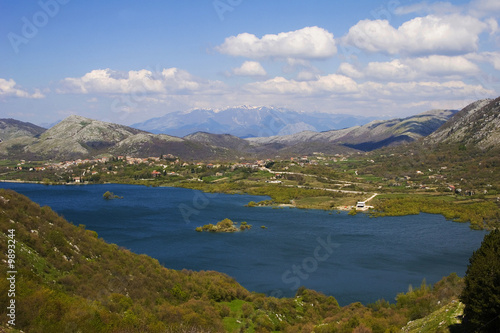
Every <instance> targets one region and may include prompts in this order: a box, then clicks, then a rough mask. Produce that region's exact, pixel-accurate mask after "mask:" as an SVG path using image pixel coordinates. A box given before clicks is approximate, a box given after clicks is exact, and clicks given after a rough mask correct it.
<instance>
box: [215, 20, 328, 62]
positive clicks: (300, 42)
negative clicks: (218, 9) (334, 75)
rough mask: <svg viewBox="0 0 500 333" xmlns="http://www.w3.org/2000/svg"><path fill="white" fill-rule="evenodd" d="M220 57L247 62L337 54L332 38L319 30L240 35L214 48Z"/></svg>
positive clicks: (304, 29)
mask: <svg viewBox="0 0 500 333" xmlns="http://www.w3.org/2000/svg"><path fill="white" fill-rule="evenodd" d="M216 50H217V51H218V52H220V53H224V54H228V55H231V56H240V57H247V58H266V57H276V58H299V59H324V58H329V57H332V56H334V55H335V54H336V53H337V47H336V45H335V39H334V37H333V34H332V33H330V32H328V31H327V30H325V29H323V28H319V27H305V28H303V29H300V30H295V31H289V32H281V33H279V34H277V35H273V34H269V35H264V36H263V37H262V38H260V39H259V38H258V37H257V36H255V35H253V34H250V33H242V34H239V35H237V36H231V37H228V38H226V39H225V41H224V43H223V44H222V45H219V46H218V47H216Z"/></svg>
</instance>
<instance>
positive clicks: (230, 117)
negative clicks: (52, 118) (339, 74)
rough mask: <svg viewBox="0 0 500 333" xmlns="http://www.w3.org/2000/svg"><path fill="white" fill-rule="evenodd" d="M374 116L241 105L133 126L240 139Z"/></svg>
mask: <svg viewBox="0 0 500 333" xmlns="http://www.w3.org/2000/svg"><path fill="white" fill-rule="evenodd" d="M374 119H375V117H362V116H350V115H341V114H328V113H306V112H297V111H294V110H289V109H286V108H280V107H274V106H252V105H240V106H231V107H227V108H221V109H200V108H197V109H192V110H189V111H183V112H181V111H178V112H172V113H168V114H166V115H164V116H162V117H157V118H152V119H149V120H146V121H145V122H142V123H137V124H134V125H132V126H133V127H135V128H139V129H142V130H145V131H148V132H152V133H164V134H170V135H175V136H180V137H183V136H186V135H188V134H190V133H195V132H199V131H202V132H209V133H214V134H224V133H228V134H232V135H234V136H237V137H240V138H247V137H261V136H273V135H284V134H294V133H297V132H301V131H304V130H313V131H326V130H332V129H339V128H346V127H352V126H355V125H363V124H366V123H367V122H369V121H371V120H374Z"/></svg>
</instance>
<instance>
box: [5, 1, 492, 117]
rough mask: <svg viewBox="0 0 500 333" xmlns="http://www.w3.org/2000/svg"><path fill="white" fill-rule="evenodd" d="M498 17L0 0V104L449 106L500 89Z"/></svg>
mask: <svg viewBox="0 0 500 333" xmlns="http://www.w3.org/2000/svg"><path fill="white" fill-rule="evenodd" d="M499 16H500V2H499V1H498V0H470V1H451V2H437V1H426V2H419V1H412V0H386V1H377V0H376V1H373V0H372V1H326V0H316V1H314V0H312V1H298V0H286V1H285V0H274V1H263V0H206V1H204V0H203V1H202V0H199V1H194V0H185V1H157V0H150V1H141V2H139V1H127V0H122V1H114V0H109V1H97V0H88V1H78V0H40V1H12V0H0V17H1V20H0V117H2V118H15V119H19V120H23V121H29V122H33V123H36V124H44V123H45V124H46V123H51V122H54V121H56V120H59V119H63V118H65V117H66V116H68V115H71V114H79V115H82V116H86V117H90V118H94V119H100V120H105V121H112V122H117V123H122V124H132V123H135V122H139V121H143V120H146V119H149V118H152V117H157V116H161V115H163V114H166V113H168V112H173V111H179V110H181V111H184V110H190V109H193V108H224V107H227V106H237V105H243V104H246V105H254V106H260V105H265V106H276V107H287V108H290V109H293V110H297V111H303V112H313V111H314V112H317V111H320V112H329V113H350V114H356V115H367V116H373V115H379V116H384V117H402V116H408V115H411V114H416V113H419V112H422V111H426V110H429V109H433V108H461V107H463V106H465V105H466V104H468V103H469V102H471V101H474V100H477V99H481V98H493V97H497V96H498V95H500V83H499V79H500V52H499V51H500V29H499V27H498V18H499Z"/></svg>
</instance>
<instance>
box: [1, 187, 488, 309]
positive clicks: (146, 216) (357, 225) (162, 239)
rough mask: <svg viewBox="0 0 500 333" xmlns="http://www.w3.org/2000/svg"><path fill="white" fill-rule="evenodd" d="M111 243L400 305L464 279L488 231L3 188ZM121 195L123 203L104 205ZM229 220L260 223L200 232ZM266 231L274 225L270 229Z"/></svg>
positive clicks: (235, 202)
mask: <svg viewBox="0 0 500 333" xmlns="http://www.w3.org/2000/svg"><path fill="white" fill-rule="evenodd" d="M0 187H3V188H10V189H13V190H15V191H17V192H19V193H21V194H24V195H26V196H28V197H29V198H30V199H31V200H33V201H35V202H37V203H38V204H40V205H47V206H50V207H51V208H52V209H53V210H54V211H56V212H58V213H59V214H61V215H63V216H64V217H65V218H66V219H67V220H69V221H70V222H72V223H74V224H75V225H79V224H84V225H86V227H87V229H90V230H94V231H96V232H97V233H98V235H99V237H102V238H103V239H104V240H106V241H107V242H109V243H115V244H117V245H119V246H122V247H124V248H127V249H130V250H131V251H133V252H135V253H138V254H147V255H149V256H151V257H153V258H156V259H158V260H159V262H160V263H161V264H162V265H164V266H165V267H168V268H172V269H191V270H197V271H198V270H215V271H218V272H222V273H226V274H228V275H229V276H231V277H234V278H235V279H236V280H237V281H238V282H239V283H240V284H242V285H243V286H244V287H245V288H247V289H248V290H250V291H255V292H260V293H266V294H267V295H272V296H277V297H281V296H287V297H291V296H293V295H294V294H295V292H296V289H297V287H298V286H302V285H303V286H305V287H307V288H310V289H314V290H317V291H320V292H323V293H325V294H327V295H332V296H334V297H335V298H336V299H337V300H338V301H339V303H340V304H341V305H346V304H349V303H352V302H357V301H359V302H362V303H364V304H367V303H371V302H374V301H376V300H377V299H381V298H384V299H386V300H389V301H391V302H393V301H394V298H395V296H396V295H397V293H399V292H404V291H406V290H407V289H408V287H409V285H410V284H411V285H413V286H419V285H420V283H421V282H422V280H423V279H424V278H425V279H426V281H427V283H435V282H437V281H439V280H440V279H441V278H442V277H443V276H446V275H449V274H450V273H452V272H456V273H457V274H458V275H460V276H463V275H464V274H465V270H466V268H467V264H468V259H469V257H470V256H471V255H472V252H473V251H474V250H476V249H477V248H479V246H480V244H481V241H482V239H483V237H484V235H485V234H486V232H485V231H478V230H471V229H470V228H469V224H466V223H456V222H452V221H448V220H446V219H445V218H444V217H442V216H440V215H431V214H420V215H411V216H402V217H383V218H370V217H368V216H367V215H366V214H358V215H356V216H349V215H347V214H346V213H340V214H338V213H337V212H333V213H332V212H327V211H321V210H302V209H294V208H281V209H275V208H272V207H253V208H250V207H245V206H244V205H245V204H247V203H248V202H249V201H260V200H265V199H268V198H267V197H257V196H250V195H229V194H208V193H203V192H200V191H196V190H189V189H182V188H170V187H146V186H136V185H119V184H103V185H81V186H63V185H60V186H46V185H39V184H19V183H0ZM106 191H111V192H113V193H114V194H116V195H118V196H123V199H116V200H104V199H103V197H102V195H103V193H104V192H106ZM224 218H229V219H231V220H233V221H236V222H243V221H245V222H247V223H248V224H251V225H253V228H252V229H251V230H248V231H244V232H238V233H232V234H219V233H217V234H214V233H199V232H196V231H195V228H196V227H198V226H202V225H204V224H208V223H213V224H215V223H217V222H218V221H220V220H222V219H224ZM261 226H265V227H266V229H262V228H261Z"/></svg>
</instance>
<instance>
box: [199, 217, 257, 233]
mask: <svg viewBox="0 0 500 333" xmlns="http://www.w3.org/2000/svg"><path fill="white" fill-rule="evenodd" d="M251 228H252V225H250V224H248V223H246V222H241V223H240V225H239V226H238V225H237V223H236V222H233V221H231V220H230V219H224V220H222V221H219V222H217V224H215V225H214V224H212V223H209V224H205V225H204V226H203V227H197V228H196V231H198V232H203V231H208V232H236V231H238V230H239V231H244V230H248V229H251Z"/></svg>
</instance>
